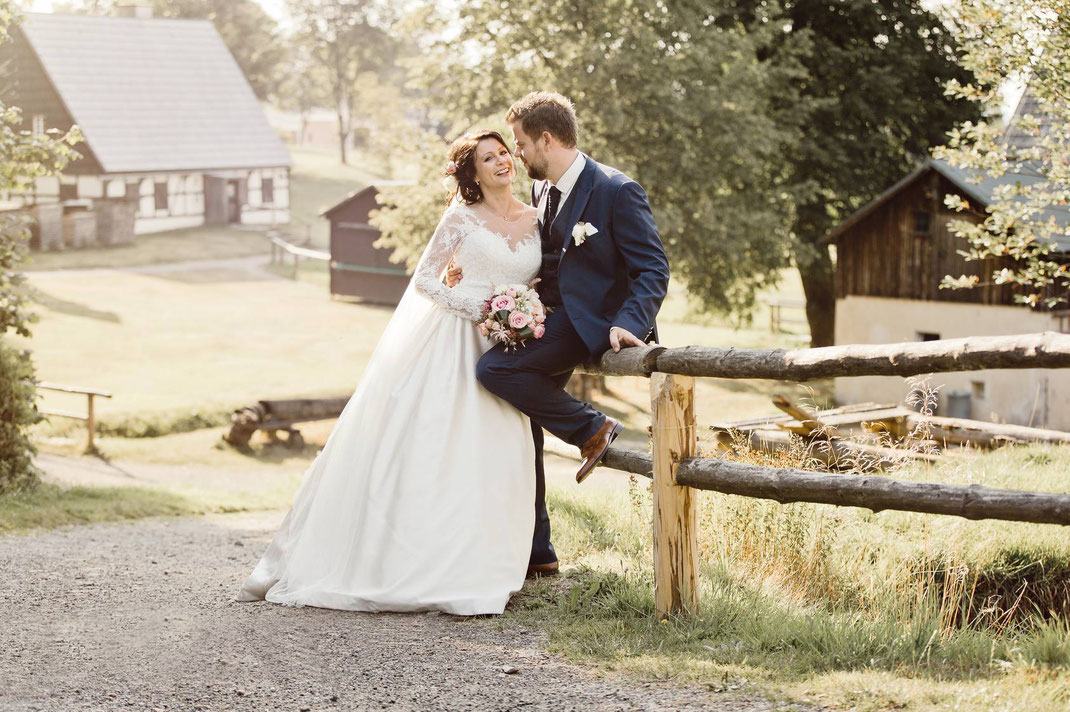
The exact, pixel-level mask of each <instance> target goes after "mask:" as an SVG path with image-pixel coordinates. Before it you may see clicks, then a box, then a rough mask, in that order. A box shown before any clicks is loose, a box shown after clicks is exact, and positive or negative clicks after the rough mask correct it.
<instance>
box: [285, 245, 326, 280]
mask: <svg viewBox="0 0 1070 712" xmlns="http://www.w3.org/2000/svg"><path fill="white" fill-rule="evenodd" d="M287 254H288V255H290V256H291V257H292V258H293V278H294V279H297V270H298V265H299V263H300V261H301V260H302V259H306V260H319V261H320V262H330V261H331V253H329V252H324V251H323V250H313V249H310V248H307V247H298V246H297V245H293V244H290V243H289V242H287V241H286V240H283V239H282V238H281V237H278V236H272V237H271V264H282V263H283V262H284V260H285V258H286V255H287Z"/></svg>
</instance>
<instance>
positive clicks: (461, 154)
mask: <svg viewBox="0 0 1070 712" xmlns="http://www.w3.org/2000/svg"><path fill="white" fill-rule="evenodd" d="M485 138H492V139H494V140H495V141H497V142H498V143H500V144H501V145H503V146H505V148H506V149H508V148H509V144H507V143H506V142H505V139H504V138H502V135H501V134H500V133H498V132H497V131H491V130H490V129H480V130H478V131H473V132H472V133H466V134H464V135H463V136H460V137H458V138H457V140H455V141H454V142H453V143H452V144H450V150H449V163H447V164H446V170H445V175H446V180H447V181H448V182H449V183H453V185H452V186H450V187H449V189H448V190H449V196H448V197H447V198H446V204H447V205H449V203H450V201H452V200H453V196H455V195H460V198H461V200H462V201H464V203H465V204H466V205H471V204H472V203H478V202H479V201H481V200H483V190H482V189H481V188H480V187H479V184H478V183H476V159H475V154H476V146H478V145H479V142H480V141H482V140H483V139H485ZM510 153H511V152H510ZM451 177H452V178H454V179H455V180H456V183H454V182H453V181H450V180H449V179H450V178H451Z"/></svg>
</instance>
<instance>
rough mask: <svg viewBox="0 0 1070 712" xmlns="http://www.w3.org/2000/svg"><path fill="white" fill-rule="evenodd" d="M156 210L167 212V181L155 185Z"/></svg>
mask: <svg viewBox="0 0 1070 712" xmlns="http://www.w3.org/2000/svg"><path fill="white" fill-rule="evenodd" d="M156 209H157V210H167V181H159V182H157V183H156Z"/></svg>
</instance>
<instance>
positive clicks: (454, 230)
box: [413, 202, 542, 321]
mask: <svg viewBox="0 0 1070 712" xmlns="http://www.w3.org/2000/svg"><path fill="white" fill-rule="evenodd" d="M536 214H537V211H536V210H535V208H531V207H525V210H524V213H523V214H522V215H521V216H520V219H519V220H516V221H515V222H507V221H505V220H503V219H501V218H498V217H496V216H493V215H491V214H490V212H489V211H488V210H486V209H485V208H484V207H483V206H481V205H478V204H477V205H465V204H464V203H460V202H455V203H453V204H452V205H450V206H449V207H448V208H447V209H446V212H445V214H443V216H442V219H441V220H440V221H439V223H438V227H437V228H435V233H434V235H432V236H431V244H429V245H428V247H427V250H426V251H425V252H424V255H423V257H421V258H420V263H419V264H418V265H417V266H416V273H415V275H414V276H413V280H414V286H415V288H416V291H417V292H419V293H420V294H422V295H423V296H424V297H426V298H428V299H430V300H431V301H433V302H435V303H436V304H438V305H439V306H441V307H442V308H444V309H446V310H448V311H450V312H452V313H454V314H456V315H457V316H460V317H462V318H464V319H467V320H469V321H479V318H480V316H481V315H482V312H483V305H484V303H485V302H486V301H487V299H488V298H489V297H490V294H491V292H492V291H494V288H495V287H497V286H499V285H501V284H507V283H508V284H517V283H523V284H526V283H528V282H530V281H531V280H532V279H534V277H535V275H536V274H538V272H539V265H540V263H541V261H542V246H541V245H540V243H539V231H538V226H537V224H536ZM451 259H455V261H456V263H457V265H458V266H459V267H460V268H461V270H462V273H463V277H462V278H461V282H460V284H458V285H457V286H456V287H454V288H452V289H451V288H449V287H447V286H446V285H445V284H443V283H442V273H443V272H444V271H445V269H446V267H447V266H448V265H449V263H450V260H451Z"/></svg>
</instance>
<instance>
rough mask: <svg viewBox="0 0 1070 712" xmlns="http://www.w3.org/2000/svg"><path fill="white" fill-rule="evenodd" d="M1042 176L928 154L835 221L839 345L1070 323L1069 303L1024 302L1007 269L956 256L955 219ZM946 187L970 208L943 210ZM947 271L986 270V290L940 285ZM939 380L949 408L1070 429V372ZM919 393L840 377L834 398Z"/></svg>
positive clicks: (882, 381) (1062, 219) (883, 398)
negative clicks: (974, 171) (971, 167)
mask: <svg viewBox="0 0 1070 712" xmlns="http://www.w3.org/2000/svg"><path fill="white" fill-rule="evenodd" d="M1035 180H1037V178H1036V177H1031V176H1024V175H1004V176H1000V177H998V178H992V177H984V178H982V179H981V180H979V181H974V180H971V179H970V177H969V176H967V175H966V174H965V173H963V172H962V171H960V170H958V169H957V168H955V167H954V166H951V165H950V164H948V163H945V162H944V161H939V160H935V159H930V160H927V161H926V162H925V163H924V164H922V165H921V166H920V167H919V168H917V169H916V170H914V171H913V172H911V173H910V174H909V175H907V176H906V177H904V178H903V179H902V180H900V181H899V182H897V183H896V184H895V185H893V186H892V187H890V188H889V189H888V190H887V191H885V192H884V193H883V194H881V195H880V196H878V197H877V198H876V199H874V200H873V201H872V202H870V203H869V204H867V205H865V206H863V207H862V208H861V209H859V210H858V211H857V212H855V213H854V214H853V215H851V216H850V217H849V218H848V219H847V220H845V221H844V222H843V223H841V224H840V225H839V226H837V227H836V229H835V230H833V231H832V232H831V233H830V234H829V236H828V237H827V238H826V241H828V242H831V243H832V244H834V245H835V246H836V332H835V334H836V337H835V338H836V343H837V344H856V343H894V342H900V341H928V340H934V339H941V338H958V337H964V336H983V335H990V336H996V335H1006V334H1020V333H1027V332H1038V331H1064V332H1066V331H1070V311H1066V310H1065V309H1062V310H1055V311H1052V310H1047V309H1043V308H1035V309H1034V308H1031V307H1029V306H1026V305H1023V304H1020V303H1017V302H1015V300H1014V292H1015V287H1013V286H1010V285H998V284H994V283H992V281H991V274H992V272H993V270H995V269H998V268H999V267H1001V266H1002V265H1001V264H1000V263H999V262H998V261H996V260H994V259H990V260H986V261H985V262H967V261H966V260H965V258H964V257H963V256H962V255H961V254H959V251H960V250H964V249H966V247H967V245H966V244H965V243H964V241H963V240H962V239H961V238H959V237H957V236H956V235H955V234H954V233H953V232H952V231H951V229H950V227H949V225H950V223H951V221H953V220H956V219H967V220H974V221H976V222H980V221H982V220H984V218H985V216H986V212H985V208H986V207H987V206H988V205H989V204H990V202H991V201H992V198H993V191H994V190H995V189H996V188H997V187H998V186H999V185H1001V184H1004V183H1006V182H1013V181H1023V182H1027V181H1035ZM948 194H952V195H958V196H960V197H961V198H963V199H965V200H966V201H967V202H968V203H969V205H970V212H967V213H960V212H955V211H953V210H951V209H950V208H948V207H946V206H945V205H944V197H945V196H946V195H948ZM1049 212H1050V214H1051V217H1052V218H1054V219H1055V220H1056V221H1057V222H1059V223H1060V224H1062V225H1065V226H1067V227H1068V229H1070V210H1067V209H1066V208H1065V207H1063V206H1053V207H1052V208H1051V209H1050V210H1049ZM1054 247H1055V252H1056V254H1055V259H1067V258H1068V257H1070V236H1067V235H1064V236H1061V237H1060V238H1059V239H1058V240H1057V241H1056V244H1055V246H1054ZM945 275H952V276H955V277H957V276H959V275H977V276H978V277H979V278H980V285H981V286H978V287H976V288H974V289H963V290H953V289H941V288H940V283H941V281H942V280H943V278H944V276H945ZM930 385H932V386H934V387H939V389H940V391H939V403H940V405H939V408H940V409H941V410H942V411H943V413H942V414H950V415H957V416H962V417H969V418H975V419H979V420H993V421H998V422H1010V423H1017V424H1021V425H1038V426H1044V427H1052V428H1057V429H1061V430H1068V429H1070V399H1067V398H1066V397H1065V393H1066V392H1067V391H1070V372H1066V371H1043V370H1036V371H1032V370H1029V371H984V372H976V373H971V374H941V375H940V377H939V378H938V379H933V381H932V382H931V384H930ZM910 389H911V387H910V386H909V385H908V384H907V383H906V382H904V380H903V379H900V378H886V377H866V378H840V379H837V380H836V398H837V401H839V402H840V403H844V404H846V403H854V402H860V401H879V402H896V401H902V400H903V397H904V396H905V395H906V394H907V392H908V391H909V390H910ZM952 409H954V410H955V412H950V411H951V410H952Z"/></svg>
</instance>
